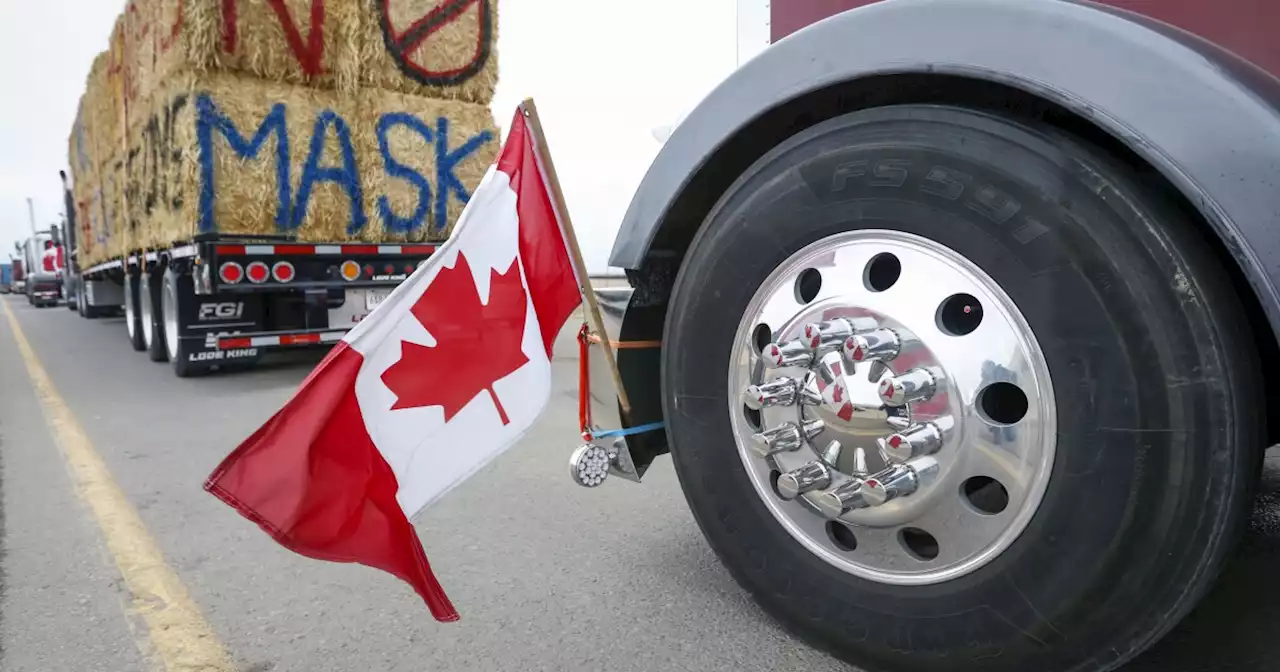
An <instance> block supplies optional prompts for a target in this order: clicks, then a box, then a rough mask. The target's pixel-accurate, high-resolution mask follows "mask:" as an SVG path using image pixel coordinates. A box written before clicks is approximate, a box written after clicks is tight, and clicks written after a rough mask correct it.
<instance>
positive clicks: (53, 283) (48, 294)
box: [21, 230, 62, 308]
mask: <svg viewBox="0 0 1280 672" xmlns="http://www.w3.org/2000/svg"><path fill="white" fill-rule="evenodd" d="M21 246H22V261H23V268H24V269H25V270H26V283H25V285H24V291H25V292H26V295H27V302H28V303H30V304H31V305H33V306H35V307H37V308H46V307H48V306H56V305H57V304H58V300H59V299H60V298H62V275H61V273H62V269H61V267H60V266H59V265H58V254H57V246H58V243H57V241H56V240H55V238H54V230H47V231H39V232H36V234H35V235H33V236H31V237H30V238H27V239H26V240H24V241H22V243H21Z"/></svg>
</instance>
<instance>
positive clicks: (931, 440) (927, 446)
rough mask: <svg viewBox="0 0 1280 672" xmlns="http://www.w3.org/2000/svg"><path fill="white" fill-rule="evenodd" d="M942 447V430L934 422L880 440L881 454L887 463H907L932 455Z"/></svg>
mask: <svg viewBox="0 0 1280 672" xmlns="http://www.w3.org/2000/svg"><path fill="white" fill-rule="evenodd" d="M941 447H942V430H940V429H938V426H937V425H935V424H933V423H932V422H925V423H921V424H918V425H911V426H910V427H907V428H906V429H904V430H902V431H900V432H898V433H896V434H890V435H889V436H888V437H886V438H884V439H880V452H881V454H882V456H883V457H884V459H885V461H887V462H906V461H907V460H910V459H912V458H915V457H920V456H922V455H932V454H934V453H936V452H938V449H939V448H941Z"/></svg>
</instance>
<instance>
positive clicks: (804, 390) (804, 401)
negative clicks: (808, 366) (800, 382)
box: [797, 371, 822, 406]
mask: <svg viewBox="0 0 1280 672" xmlns="http://www.w3.org/2000/svg"><path fill="white" fill-rule="evenodd" d="M797 396H798V397H799V401H800V404H801V405H803V406H821V405H822V390H819V389H818V376H817V374H815V373H813V372H812V371H810V372H809V373H808V374H806V375H805V378H804V386H803V387H801V388H800V391H799V393H798V395H797Z"/></svg>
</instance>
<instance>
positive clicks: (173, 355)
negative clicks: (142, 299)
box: [160, 268, 209, 378]
mask: <svg viewBox="0 0 1280 672" xmlns="http://www.w3.org/2000/svg"><path fill="white" fill-rule="evenodd" d="M191 282H192V280H191V276H189V275H185V274H179V273H176V272H174V270H173V269H172V268H166V269H165V271H164V286H163V287H162V288H161V300H160V312H161V315H163V318H164V343H165V354H166V356H167V357H168V358H169V363H170V364H172V365H173V373H174V375H176V376H178V377H179V378H189V377H191V376H195V375H198V374H201V373H206V372H207V371H208V370H209V367H208V366H207V365H198V364H193V363H192V362H191V357H190V355H191V352H190V348H188V347H187V346H186V344H185V343H184V342H183V340H182V339H181V338H179V336H180V335H181V334H182V331H183V329H182V327H183V325H182V323H181V322H182V306H181V305H180V302H181V298H180V297H181V296H183V295H184V294H186V295H189V294H190V293H191ZM184 290H185V292H184Z"/></svg>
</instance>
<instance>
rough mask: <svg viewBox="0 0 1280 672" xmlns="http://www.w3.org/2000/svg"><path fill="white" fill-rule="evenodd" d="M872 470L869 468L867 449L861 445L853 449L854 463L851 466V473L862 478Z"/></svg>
mask: <svg viewBox="0 0 1280 672" xmlns="http://www.w3.org/2000/svg"><path fill="white" fill-rule="evenodd" d="M869 471H870V470H869V469H867V451H866V450H864V449H863V448H862V447H861V446H859V447H857V448H854V449H853V464H852V465H851V466H850V467H849V475H850V476H857V477H858V478H862V477H863V476H866V475H867V473H868V472H869Z"/></svg>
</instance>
